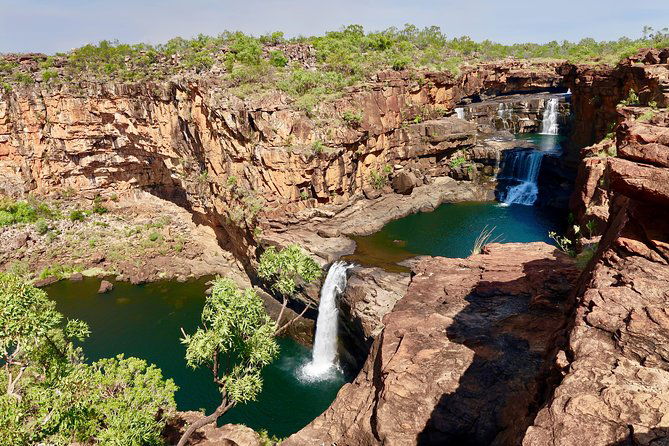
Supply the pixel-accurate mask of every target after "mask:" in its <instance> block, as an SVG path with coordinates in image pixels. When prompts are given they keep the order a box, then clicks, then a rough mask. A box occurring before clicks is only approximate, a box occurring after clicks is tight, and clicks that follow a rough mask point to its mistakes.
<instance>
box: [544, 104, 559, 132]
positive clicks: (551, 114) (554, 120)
mask: <svg viewBox="0 0 669 446" xmlns="http://www.w3.org/2000/svg"><path fill="white" fill-rule="evenodd" d="M558 129H559V126H558V98H550V99H549V100H548V101H547V102H546V108H545V109H544V119H543V121H542V122H541V134H542V135H557V134H558Z"/></svg>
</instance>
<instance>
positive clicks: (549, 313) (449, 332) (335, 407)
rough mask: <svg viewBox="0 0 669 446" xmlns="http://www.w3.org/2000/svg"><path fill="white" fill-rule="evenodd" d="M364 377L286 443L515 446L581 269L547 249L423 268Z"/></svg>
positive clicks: (441, 261)
mask: <svg viewBox="0 0 669 446" xmlns="http://www.w3.org/2000/svg"><path fill="white" fill-rule="evenodd" d="M414 274H415V276H414V277H413V278H412V280H411V283H410V285H409V288H408V291H407V294H406V296H405V297H404V298H402V299H401V300H399V301H398V302H397V303H396V304H395V306H394V308H393V310H392V311H391V312H390V313H388V314H387V315H386V316H385V317H384V320H383V322H384V325H385V328H384V329H383V332H382V333H381V335H379V337H378V338H377V339H376V341H375V342H374V345H373V348H372V352H371V354H370V356H369V358H368V360H367V362H366V364H365V366H364V368H363V370H362V371H361V372H360V374H359V375H358V377H357V378H356V379H355V381H354V382H353V383H352V384H347V385H345V386H344V387H343V388H342V390H341V391H340V392H339V394H338V395H337V398H336V400H335V402H334V403H333V404H332V406H331V407H330V408H329V409H328V410H327V411H326V412H325V413H324V414H323V415H321V416H320V417H318V418H317V419H315V420H314V421H313V422H312V423H311V424H309V425H308V426H307V427H305V428H304V429H303V430H301V431H300V432H298V433H296V434H295V435H293V436H291V437H290V438H289V439H288V440H286V441H285V442H284V443H283V444H284V445H286V446H293V445H300V446H306V445H321V444H337V445H339V446H342V445H350V446H353V445H413V444H421V445H445V444H463V445H467V444H472V445H473V444H514V443H516V442H518V441H519V440H520V439H521V438H522V435H523V433H524V431H525V427H526V426H527V425H528V424H530V423H531V421H532V417H533V414H534V413H533V411H532V405H533V403H534V401H535V400H536V399H537V397H538V396H539V395H540V393H541V386H540V384H539V383H540V382H541V374H542V366H543V365H544V361H545V358H546V356H547V352H548V351H550V350H551V347H552V345H553V337H554V336H555V335H556V334H557V333H559V329H560V327H561V326H562V325H563V323H564V305H565V303H566V299H565V297H566V295H567V293H568V292H569V290H570V288H571V286H572V284H573V282H574V281H575V278H576V276H577V274H578V271H577V270H576V269H575V268H574V267H573V266H572V262H571V260H569V259H568V258H566V256H564V255H562V254H561V253H559V252H556V250H555V249H554V248H553V247H552V246H549V245H546V244H544V243H532V244H504V245H499V244H497V245H490V246H489V248H488V249H487V250H486V252H485V253H484V254H480V255H476V256H472V257H470V258H467V259H446V258H424V259H423V260H422V261H420V262H419V263H418V264H417V265H415V266H414Z"/></svg>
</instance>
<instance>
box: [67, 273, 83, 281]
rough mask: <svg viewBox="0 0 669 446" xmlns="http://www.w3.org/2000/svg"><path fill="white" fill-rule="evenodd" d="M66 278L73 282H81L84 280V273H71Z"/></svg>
mask: <svg viewBox="0 0 669 446" xmlns="http://www.w3.org/2000/svg"><path fill="white" fill-rule="evenodd" d="M68 280H71V281H73V282H81V281H82V280H84V275H83V274H81V273H74V274H71V275H70V277H68Z"/></svg>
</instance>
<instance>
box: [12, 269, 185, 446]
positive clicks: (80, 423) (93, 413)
mask: <svg viewBox="0 0 669 446" xmlns="http://www.w3.org/2000/svg"><path fill="white" fill-rule="evenodd" d="M89 333H90V332H89V329H88V326H87V325H86V323H84V322H82V321H79V320H76V319H71V320H66V319H65V318H64V317H63V315H62V314H60V313H59V312H58V311H56V309H55V302H54V301H52V300H50V299H49V298H48V297H47V295H46V293H45V292H44V291H42V290H40V289H37V288H35V287H33V286H31V285H28V284H27V283H26V282H25V281H23V280H22V279H21V278H19V277H18V276H15V275H11V274H5V273H0V363H2V369H0V389H4V392H2V394H1V395H0V445H7V446H9V445H17V444H37V443H41V444H54V445H68V444H71V443H73V442H80V443H86V444H90V443H93V442H100V443H106V444H116V445H137V444H147V445H154V444H161V442H162V439H161V431H162V429H163V427H164V424H165V421H166V419H167V418H168V417H169V416H170V415H171V413H172V412H173V411H174V410H175V403H174V392H175V391H176V386H175V385H174V383H173V382H172V380H167V381H164V380H163V379H162V374H161V372H160V370H159V369H157V368H156V367H155V366H153V365H150V366H149V365H147V364H146V362H145V361H143V360H141V359H137V358H127V359H125V358H123V356H118V357H116V358H112V359H102V360H100V361H98V362H96V363H94V364H92V365H88V364H85V363H84V362H83V360H84V356H83V352H82V349H81V348H80V347H78V346H76V345H75V342H78V341H83V340H84V339H85V338H86V337H88V335H89Z"/></svg>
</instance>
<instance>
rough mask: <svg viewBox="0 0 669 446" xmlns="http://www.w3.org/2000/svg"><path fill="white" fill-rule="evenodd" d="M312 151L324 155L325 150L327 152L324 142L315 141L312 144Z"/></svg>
mask: <svg viewBox="0 0 669 446" xmlns="http://www.w3.org/2000/svg"><path fill="white" fill-rule="evenodd" d="M311 150H313V151H314V153H316V154H320V153H323V150H325V145H324V144H323V142H322V141H314V142H313V144H311Z"/></svg>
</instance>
